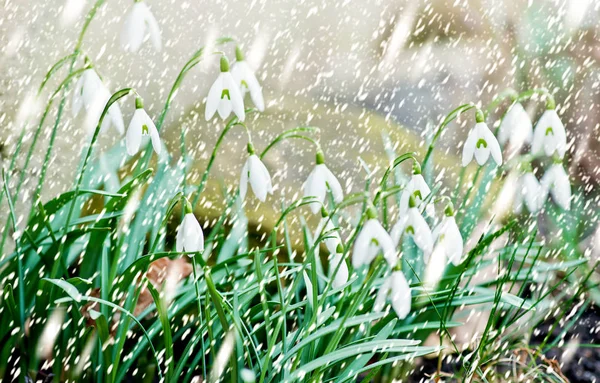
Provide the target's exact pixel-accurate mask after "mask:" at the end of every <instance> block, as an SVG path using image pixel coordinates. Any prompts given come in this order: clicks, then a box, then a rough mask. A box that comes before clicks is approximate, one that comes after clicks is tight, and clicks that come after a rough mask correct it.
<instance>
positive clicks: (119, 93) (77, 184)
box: [51, 88, 132, 278]
mask: <svg viewBox="0 0 600 383" xmlns="http://www.w3.org/2000/svg"><path fill="white" fill-rule="evenodd" d="M131 92H132V89H131V88H125V89H121V90H119V91H117V92H115V93H114V94H113V95H112V96H111V97H110V99H109V100H108V102H107V103H106V106H105V107H104V110H103V111H102V114H101V115H100V120H99V121H98V124H97V125H96V129H95V130H94V135H93V136H92V140H91V142H90V144H89V146H88V149H87V152H86V154H85V157H84V159H83V164H82V165H81V169H80V171H79V173H78V174H77V178H76V182H75V190H74V192H75V195H74V197H73V201H72V202H71V204H70V205H69V210H68V213H67V218H66V220H65V227H68V226H69V224H70V223H71V218H72V216H73V212H74V210H75V204H76V202H77V197H78V194H79V191H80V190H81V182H82V181H83V175H84V174H85V171H86V170H87V165H88V163H89V161H90V158H91V156H92V151H93V149H94V144H95V143H96V141H97V140H98V135H99V134H100V129H101V127H102V122H103V121H104V118H105V117H106V114H107V113H108V109H109V108H110V107H111V106H112V104H114V103H115V102H117V101H118V100H119V99H121V98H123V97H125V96H127V95H128V94H129V93H131ZM65 239H66V234H65V236H63V238H62V239H61V242H60V245H59V249H58V255H59V256H62V251H63V249H64V245H65V243H66V241H65ZM51 278H54V276H51Z"/></svg>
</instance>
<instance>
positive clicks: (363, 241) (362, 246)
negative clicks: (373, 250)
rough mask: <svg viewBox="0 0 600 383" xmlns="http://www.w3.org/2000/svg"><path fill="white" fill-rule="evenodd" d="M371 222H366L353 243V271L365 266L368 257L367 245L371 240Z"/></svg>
mask: <svg viewBox="0 0 600 383" xmlns="http://www.w3.org/2000/svg"><path fill="white" fill-rule="evenodd" d="M371 221H373V220H368V221H367V222H366V223H365V224H364V226H363V227H362V229H361V230H360V233H358V236H357V237H356V241H354V251H353V252H352V266H354V268H355V269H357V268H359V267H361V266H362V265H365V264H367V260H368V259H369V258H370V257H369V255H370V254H369V245H370V244H371V241H372V240H373V233H372V231H371V230H372V226H373V224H372V223H371Z"/></svg>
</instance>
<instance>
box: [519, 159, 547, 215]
mask: <svg viewBox="0 0 600 383" xmlns="http://www.w3.org/2000/svg"><path fill="white" fill-rule="evenodd" d="M547 193H548V190H547V189H546V188H545V187H544V186H542V185H541V184H540V182H539V181H538V180H537V178H536V177H535V175H533V173H532V171H531V165H530V166H529V169H527V170H526V171H525V173H524V174H523V175H521V177H519V181H518V182H517V190H516V193H515V199H514V201H513V206H514V211H515V213H517V214H519V213H521V211H522V209H523V202H525V206H527V210H529V211H530V212H531V213H536V212H537V211H538V210H540V209H541V208H542V206H543V205H544V201H545V200H546V196H547Z"/></svg>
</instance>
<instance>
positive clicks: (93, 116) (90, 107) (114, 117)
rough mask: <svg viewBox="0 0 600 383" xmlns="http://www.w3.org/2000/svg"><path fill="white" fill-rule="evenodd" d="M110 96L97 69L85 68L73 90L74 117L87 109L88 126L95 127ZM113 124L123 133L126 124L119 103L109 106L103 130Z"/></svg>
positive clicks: (103, 122)
mask: <svg viewBox="0 0 600 383" xmlns="http://www.w3.org/2000/svg"><path fill="white" fill-rule="evenodd" d="M86 61H87V60H86ZM86 64H87V63H86ZM110 96H111V94H110V92H109V91H108V88H106V86H105V85H104V83H103V82H102V80H101V79H100V76H98V74H97V73H96V71H95V70H94V69H93V68H89V69H86V70H84V71H83V73H82V74H81V76H80V77H79V80H77V84H76V85H75V89H74V90H73V97H72V106H73V117H76V116H77V115H78V114H79V112H80V111H81V109H82V108H84V109H85V110H86V111H87V118H86V120H87V121H88V126H89V128H90V129H93V128H94V127H95V125H96V124H97V123H98V121H99V120H100V116H101V115H102V112H103V111H104V108H105V107H106V103H107V102H108V100H109V99H110ZM111 125H114V127H115V129H117V131H118V132H119V134H123V131H124V130H125V124H124V122H123V114H122V113H121V108H120V107H119V104H117V103H114V104H112V105H111V106H110V108H108V115H107V116H105V118H104V120H103V121H102V126H101V129H102V131H103V132H105V131H106V130H107V129H108V128H109V127H110V126H111Z"/></svg>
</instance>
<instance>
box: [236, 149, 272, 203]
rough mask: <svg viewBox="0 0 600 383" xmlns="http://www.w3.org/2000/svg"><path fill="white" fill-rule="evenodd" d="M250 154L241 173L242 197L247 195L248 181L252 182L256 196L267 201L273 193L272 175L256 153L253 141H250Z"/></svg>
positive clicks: (261, 200) (262, 200)
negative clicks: (268, 196)
mask: <svg viewBox="0 0 600 383" xmlns="http://www.w3.org/2000/svg"><path fill="white" fill-rule="evenodd" d="M248 154H249V156H248V159H247V160H246V163H245V164H244V167H243V168H242V173H241V175H240V198H241V199H242V200H243V199H244V198H245V197H246V192H247V191H248V183H250V186H251V187H252V191H253V192H254V195H255V196H256V198H258V199H259V200H260V202H265V200H266V199H267V194H273V184H272V183H271V175H270V174H269V171H268V170H267V168H266V167H265V165H264V164H263V163H262V161H261V160H260V158H258V156H257V155H256V154H255V151H254V146H253V145H252V143H248Z"/></svg>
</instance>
